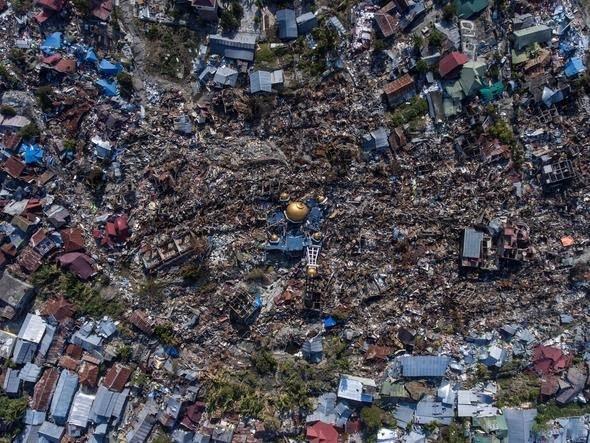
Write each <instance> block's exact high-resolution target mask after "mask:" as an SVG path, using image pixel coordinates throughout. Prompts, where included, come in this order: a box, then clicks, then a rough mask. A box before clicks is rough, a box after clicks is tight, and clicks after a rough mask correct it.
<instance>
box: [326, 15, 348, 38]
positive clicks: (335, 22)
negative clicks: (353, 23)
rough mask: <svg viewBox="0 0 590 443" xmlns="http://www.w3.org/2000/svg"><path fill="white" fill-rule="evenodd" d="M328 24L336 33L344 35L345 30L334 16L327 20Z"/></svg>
mask: <svg viewBox="0 0 590 443" xmlns="http://www.w3.org/2000/svg"><path fill="white" fill-rule="evenodd" d="M328 24H329V25H330V26H333V27H334V29H336V31H338V32H339V33H340V34H346V28H345V27H344V25H343V24H342V22H341V21H340V20H339V19H338V17H336V16H335V15H334V16H332V17H330V18H329V19H328Z"/></svg>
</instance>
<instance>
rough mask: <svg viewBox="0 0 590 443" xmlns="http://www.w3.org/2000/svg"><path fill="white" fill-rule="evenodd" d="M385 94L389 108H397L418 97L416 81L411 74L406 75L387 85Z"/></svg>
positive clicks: (384, 90)
mask: <svg viewBox="0 0 590 443" xmlns="http://www.w3.org/2000/svg"><path fill="white" fill-rule="evenodd" d="M383 93H384V94H385V98H386V99H387V103H388V104H389V106H391V107H393V106H397V105H399V104H401V103H403V102H405V101H407V100H409V99H411V98H412V97H414V96H415V95H416V87H415V84H414V79H413V78H412V76H410V74H405V75H403V76H402V77H400V78H398V79H396V80H394V81H392V82H390V83H388V84H386V85H385V87H384V88H383Z"/></svg>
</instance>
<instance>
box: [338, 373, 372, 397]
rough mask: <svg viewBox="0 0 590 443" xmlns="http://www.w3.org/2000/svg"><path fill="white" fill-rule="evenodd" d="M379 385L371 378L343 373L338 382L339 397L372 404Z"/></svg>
mask: <svg viewBox="0 0 590 443" xmlns="http://www.w3.org/2000/svg"><path fill="white" fill-rule="evenodd" d="M376 392H377V385H376V384H375V381H374V380H372V379H370V378H364V377H357V376H354V375H346V374H343V375H342V376H341V377H340V383H339V384H338V398H339V399H342V400H349V401H352V402H357V403H359V404H362V403H364V404H371V403H373V400H374V399H375V394H376Z"/></svg>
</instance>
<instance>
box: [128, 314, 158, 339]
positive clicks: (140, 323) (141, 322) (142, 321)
mask: <svg viewBox="0 0 590 443" xmlns="http://www.w3.org/2000/svg"><path fill="white" fill-rule="evenodd" d="M129 323H131V324H132V325H133V326H135V327H136V328H137V329H139V330H140V331H141V332H143V333H145V334H151V333H152V332H153V326H152V322H151V321H150V320H149V319H148V316H147V314H146V313H145V312H144V311H140V310H136V311H133V312H132V313H131V315H130V316H129Z"/></svg>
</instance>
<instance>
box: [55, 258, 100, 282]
mask: <svg viewBox="0 0 590 443" xmlns="http://www.w3.org/2000/svg"><path fill="white" fill-rule="evenodd" d="M59 264H60V265H61V266H62V267H63V268H66V269H68V270H69V271H71V272H72V273H74V274H75V275H76V276H77V277H78V278H80V279H82V280H88V279H89V278H90V277H92V276H93V275H95V274H96V270H95V269H94V260H92V259H91V258H90V257H89V256H87V255H86V254H82V253H81V252H69V253H67V254H64V255H62V256H61V257H59Z"/></svg>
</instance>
